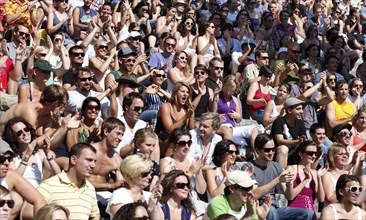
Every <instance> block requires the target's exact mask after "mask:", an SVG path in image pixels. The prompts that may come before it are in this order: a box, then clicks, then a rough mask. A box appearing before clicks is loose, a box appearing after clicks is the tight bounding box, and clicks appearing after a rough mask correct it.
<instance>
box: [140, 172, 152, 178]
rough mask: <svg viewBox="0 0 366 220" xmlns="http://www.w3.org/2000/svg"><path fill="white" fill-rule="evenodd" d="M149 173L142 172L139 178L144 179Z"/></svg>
mask: <svg viewBox="0 0 366 220" xmlns="http://www.w3.org/2000/svg"><path fill="white" fill-rule="evenodd" d="M150 173H151V171H147V172H143V173H141V177H142V178H145V177H147V176H148V175H150Z"/></svg>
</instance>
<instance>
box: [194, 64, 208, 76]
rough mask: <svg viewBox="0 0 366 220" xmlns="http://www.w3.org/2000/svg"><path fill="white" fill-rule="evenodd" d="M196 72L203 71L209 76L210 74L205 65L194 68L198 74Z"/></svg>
mask: <svg viewBox="0 0 366 220" xmlns="http://www.w3.org/2000/svg"><path fill="white" fill-rule="evenodd" d="M196 70H203V71H204V72H205V73H206V74H207V75H208V74H209V71H208V69H207V67H206V65H203V64H200V63H199V64H197V66H195V67H194V71H195V72H196Z"/></svg>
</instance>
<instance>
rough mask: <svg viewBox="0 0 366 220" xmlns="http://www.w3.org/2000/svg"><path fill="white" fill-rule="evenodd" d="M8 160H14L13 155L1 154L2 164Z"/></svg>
mask: <svg viewBox="0 0 366 220" xmlns="http://www.w3.org/2000/svg"><path fill="white" fill-rule="evenodd" d="M6 160H7V161H9V163H10V162H11V161H13V156H7V157H5V156H0V164H3V163H5V161H6Z"/></svg>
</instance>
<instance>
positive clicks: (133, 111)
mask: <svg viewBox="0 0 366 220" xmlns="http://www.w3.org/2000/svg"><path fill="white" fill-rule="evenodd" d="M143 110H144V102H143V101H142V100H141V99H139V98H134V99H133V101H132V104H131V106H126V111H125V114H124V116H125V117H126V118H129V119H131V120H132V121H134V122H137V120H138V119H139V118H140V116H141V114H142V111H143Z"/></svg>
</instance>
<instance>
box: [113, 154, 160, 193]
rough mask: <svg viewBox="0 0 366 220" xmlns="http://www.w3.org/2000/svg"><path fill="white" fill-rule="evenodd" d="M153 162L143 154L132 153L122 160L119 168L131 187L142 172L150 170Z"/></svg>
mask: <svg viewBox="0 0 366 220" xmlns="http://www.w3.org/2000/svg"><path fill="white" fill-rule="evenodd" d="M152 166H153V162H152V161H151V160H150V159H149V158H147V157H146V156H145V155H143V154H132V155H129V156H127V157H126V158H124V159H123V160H122V162H121V165H120V167H119V170H120V171H121V173H122V175H123V177H124V178H125V180H126V182H127V185H128V186H129V187H131V186H132V185H133V184H134V183H133V182H134V181H135V180H136V179H138V178H139V177H140V175H141V173H143V172H146V171H147V170H150V169H151V168H152Z"/></svg>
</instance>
